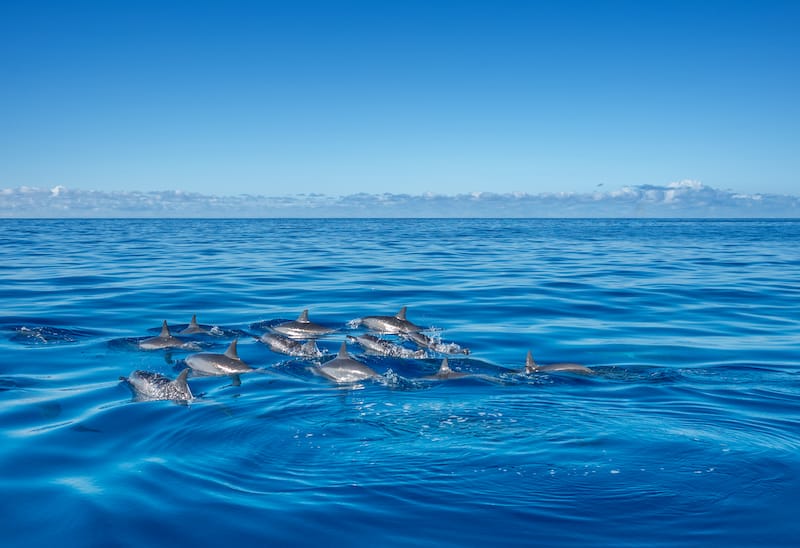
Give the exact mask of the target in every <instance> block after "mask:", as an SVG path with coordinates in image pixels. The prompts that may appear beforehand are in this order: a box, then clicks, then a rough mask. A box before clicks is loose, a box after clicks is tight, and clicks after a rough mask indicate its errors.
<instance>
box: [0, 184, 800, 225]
mask: <svg viewBox="0 0 800 548" xmlns="http://www.w3.org/2000/svg"><path fill="white" fill-rule="evenodd" d="M0 217H5V218H10V217H45V218H47V217H58V218H63V217H700V218H703V217H709V218H728V217H730V218H736V217H753V218H755V217H800V197H798V196H785V195H776V194H740V193H735V192H732V191H728V190H719V189H715V188H712V187H708V186H705V185H703V184H701V183H699V182H697V181H689V180H686V181H680V182H675V183H670V184H668V185H665V186H656V185H640V186H634V187H624V188H622V189H619V190H613V191H600V190H598V191H596V192H591V193H572V192H559V193H543V194H527V193H510V194H496V193H491V192H473V193H468V194H457V195H440V194H430V193H428V194H422V195H409V194H390V193H384V194H364V193H362V194H351V195H347V196H330V195H326V194H297V195H294V196H280V197H274V196H259V195H246V194H245V195H238V196H212V195H205V194H198V193H192V192H183V191H179V190H176V191H159V192H136V191H132V192H104V191H95V190H77V189H68V188H65V187H63V186H56V187H54V188H50V189H41V188H31V187H24V186H23V187H17V188H5V189H0Z"/></svg>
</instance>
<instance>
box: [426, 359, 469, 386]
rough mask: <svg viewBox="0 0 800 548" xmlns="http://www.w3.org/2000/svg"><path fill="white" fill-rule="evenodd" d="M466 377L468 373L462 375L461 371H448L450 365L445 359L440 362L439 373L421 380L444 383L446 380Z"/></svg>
mask: <svg viewBox="0 0 800 548" xmlns="http://www.w3.org/2000/svg"><path fill="white" fill-rule="evenodd" d="M468 376H469V373H462V372H461V371H453V370H452V369H450V364H449V363H448V361H447V358H445V359H443V360H442V365H441V366H440V367H439V371H437V372H436V373H435V374H434V375H427V376H425V377H422V378H423V379H428V380H439V381H446V380H448V379H460V378H462V377H468Z"/></svg>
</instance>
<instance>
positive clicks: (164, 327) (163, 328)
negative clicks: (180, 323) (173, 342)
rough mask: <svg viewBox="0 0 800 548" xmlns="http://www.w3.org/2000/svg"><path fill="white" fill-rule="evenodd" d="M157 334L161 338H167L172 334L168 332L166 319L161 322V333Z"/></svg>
mask: <svg viewBox="0 0 800 548" xmlns="http://www.w3.org/2000/svg"><path fill="white" fill-rule="evenodd" d="M158 336H159V337H161V338H162V339H168V338H169V337H171V336H172V334H171V333H170V332H169V326H167V320H164V323H163V324H161V333H159V334H158Z"/></svg>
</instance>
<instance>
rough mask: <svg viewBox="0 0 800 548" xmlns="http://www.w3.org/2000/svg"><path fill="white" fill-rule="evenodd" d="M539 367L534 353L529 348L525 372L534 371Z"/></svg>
mask: <svg viewBox="0 0 800 548" xmlns="http://www.w3.org/2000/svg"><path fill="white" fill-rule="evenodd" d="M538 368H539V366H538V365H536V362H535V361H533V354H531V351H530V350H528V355H527V356H525V372H526V373H533V372H534V371H536V370H537V369H538Z"/></svg>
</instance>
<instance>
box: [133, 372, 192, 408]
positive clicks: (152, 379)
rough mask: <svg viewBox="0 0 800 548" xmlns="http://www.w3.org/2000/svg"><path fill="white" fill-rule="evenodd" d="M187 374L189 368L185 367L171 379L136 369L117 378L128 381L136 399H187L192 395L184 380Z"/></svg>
mask: <svg viewBox="0 0 800 548" xmlns="http://www.w3.org/2000/svg"><path fill="white" fill-rule="evenodd" d="M188 374H189V368H188V367H187V368H186V369H184V370H183V371H181V373H180V375H178V378H177V379H175V380H174V381H173V380H170V379H168V378H167V377H165V376H164V375H161V374H159V373H152V372H150V371H140V370H136V371H134V372H133V373H131V376H130V377H120V378H119V380H121V381H125V382H126V383H128V386H129V387H130V389H131V391H132V392H133V394H134V396H135V398H136V400H137V401H151V400H172V401H189V400H191V399H192V398H193V397H194V396H192V391H191V390H190V389H189V384H188V383H187V382H186V376H187V375H188Z"/></svg>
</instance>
